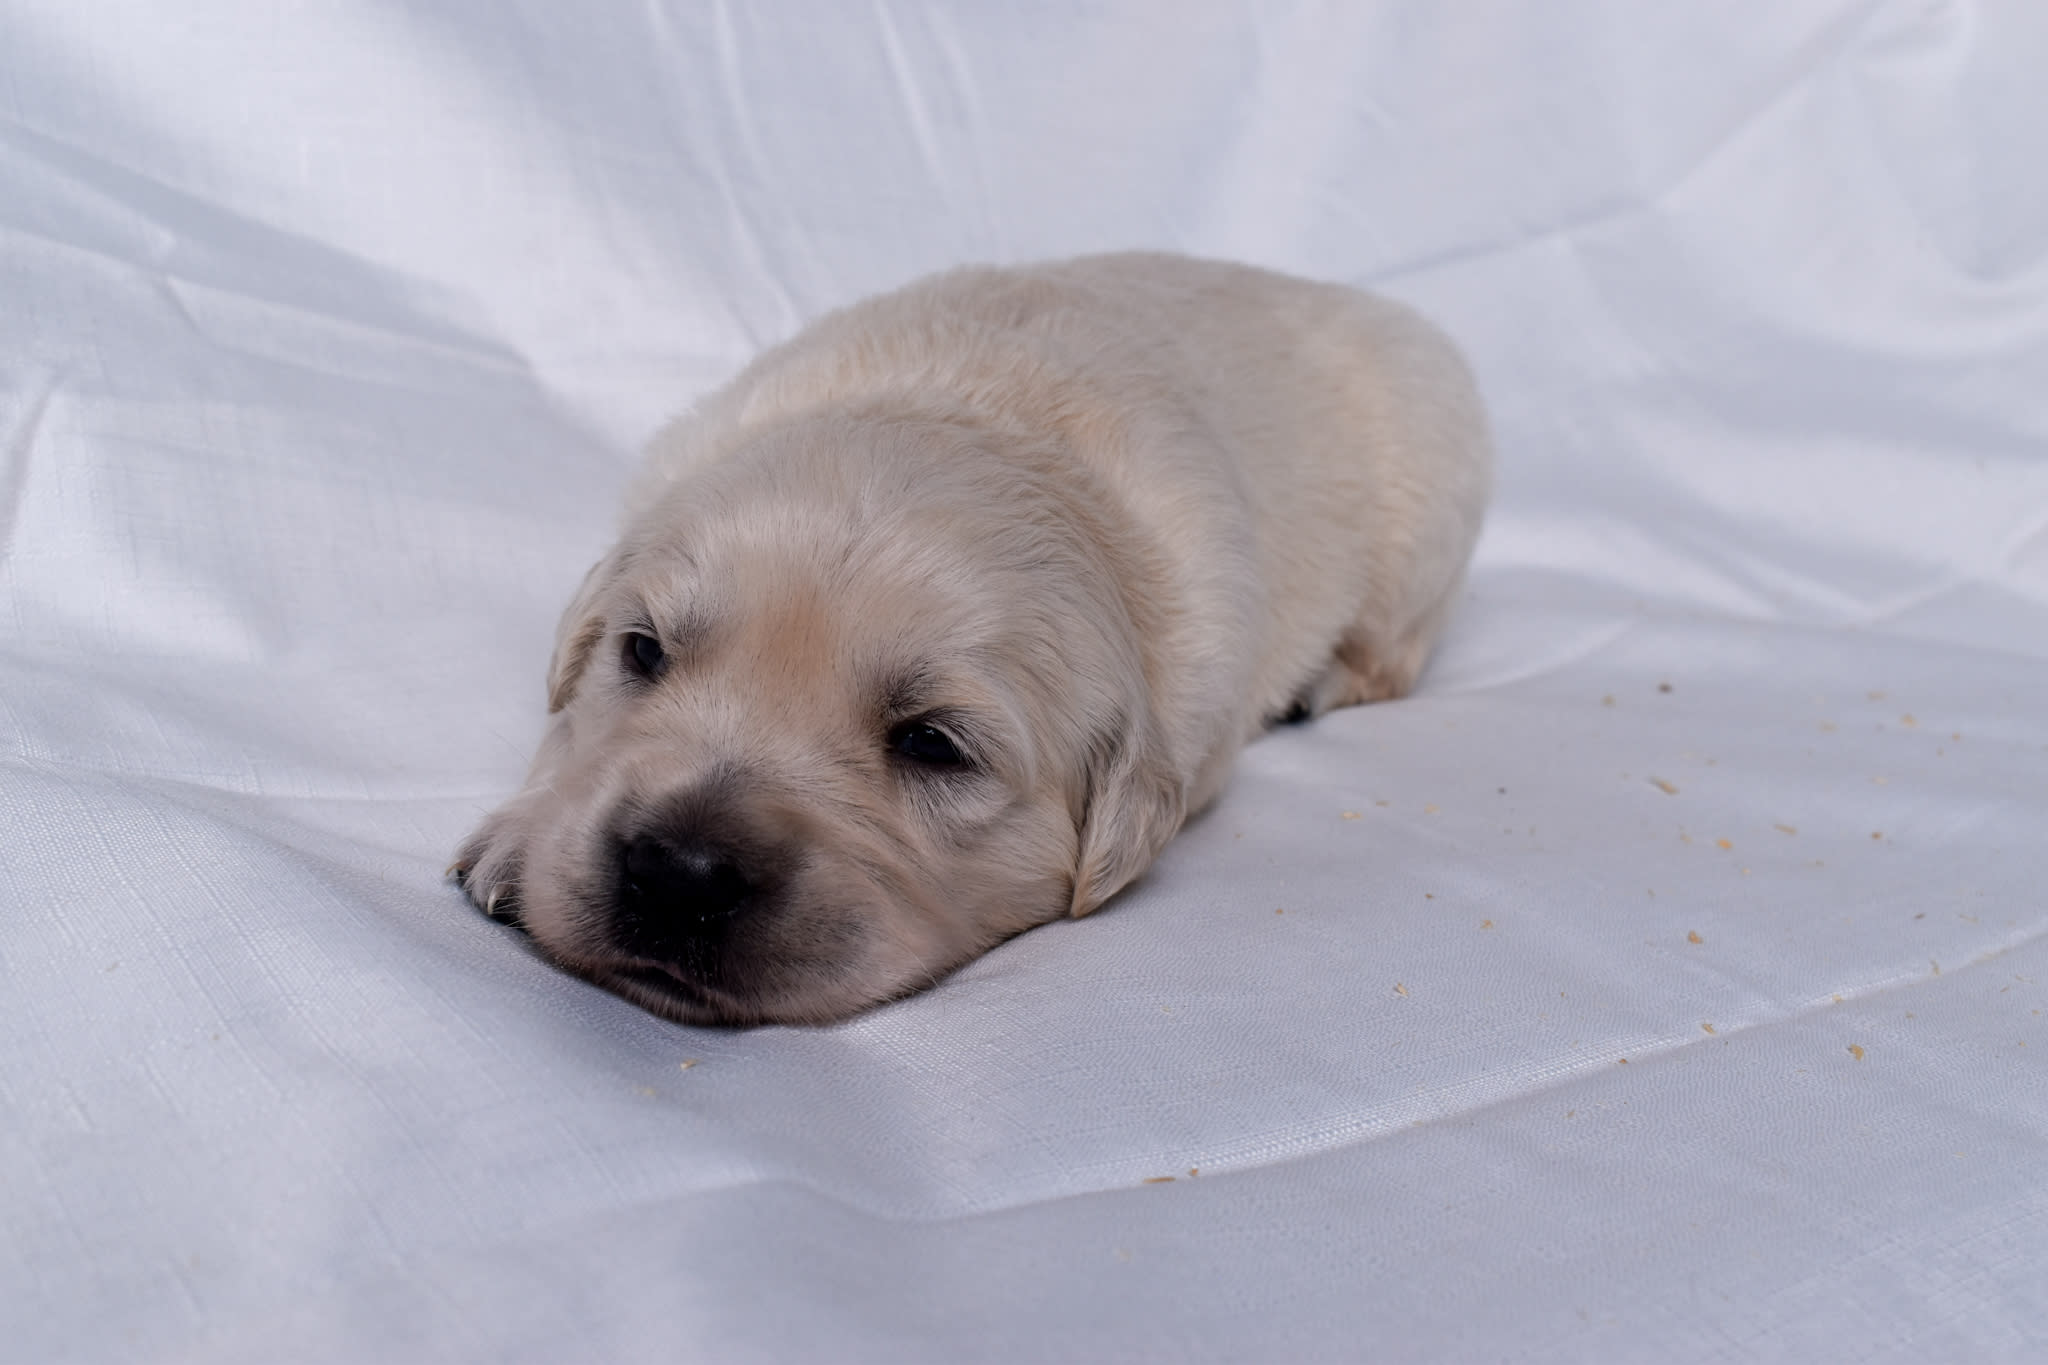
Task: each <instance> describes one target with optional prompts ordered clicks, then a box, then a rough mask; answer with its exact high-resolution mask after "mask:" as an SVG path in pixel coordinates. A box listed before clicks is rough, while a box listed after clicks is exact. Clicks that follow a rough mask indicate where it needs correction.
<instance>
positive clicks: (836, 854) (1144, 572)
mask: <svg viewBox="0 0 2048 1365" xmlns="http://www.w3.org/2000/svg"><path fill="white" fill-rule="evenodd" d="M1489 471H1490V459H1489V454H1488V444H1487V437H1486V431H1485V423H1484V419H1483V415H1482V412H1481V408H1480V403H1479V399H1478V396H1477V394H1476V392H1475V389H1474V387H1473V384H1472V380H1471V377H1470V375H1469V373H1468V371H1467V370H1466V368H1465V366H1464V364H1463V363H1462V361H1461V360H1460V359H1459V357H1458V355H1457V353H1456V351H1455V350H1454V349H1453V348H1452V346H1451V345H1450V343H1449V342H1448V341H1447V340H1445V338H1444V337H1443V336H1442V334H1441V333H1439V332H1438V331H1437V330H1435V329H1434V328H1433V327H1431V326H1430V325H1429V324H1427V323H1426V322H1424V321H1422V320H1421V319H1420V318H1418V317H1417V316H1416V315H1415V314H1414V313H1412V312H1410V311H1409V310H1408V309H1406V308H1404V307H1401V306H1400V305H1398V304H1394V303H1391V302H1389V301H1387V300H1384V299H1380V298H1376V297H1374V296H1372V295H1368V294H1363V293H1360V292H1357V291H1355V290H1351V289H1347V288H1343V287H1339V286H1335V285H1326V284H1315V283H1310V282H1307V281H1303V280H1297V279H1292V278H1288V277H1285V276H1281V275H1276V274H1272V273H1269V272H1265V271H1260V270H1254V269H1250V268H1247V267H1242V266H1234V265H1225V264H1219V263H1214V262H1205V261H1196V260H1190V259H1186V258H1181V257H1173V256H1164V255H1138V254H1131V255H1117V256H1100V257H1090V258H1084V259H1080V260H1074V261H1067V262H1061V263H1056V264H1049V265H1041V266H1035V267H1028V268H1023V269H967V270H958V271H954V272H951V273H949V274H945V275H940V276H936V277H934V278H931V279H927V280H924V281H921V282H919V283H916V284H913V285H911V286H910V287H908V288H906V289H904V290H901V291H899V292H897V293H894V294H889V295H886V296H884V297H881V298H877V299H873V300H870V301H868V302H865V303H862V304H859V305H856V306H855V307H852V308H849V309H846V310H844V311H842V312H839V313H835V314H833V315H831V316H829V317H826V318H824V319H822V320H821V321H819V322H818V323H816V324H814V325H813V326H812V327H810V328H808V329H807V330H805V331H804V332H802V333H801V334H800V335H798V336H797V337H796V338H795V339H794V340H792V341H790V342H788V343H786V344H784V345H782V346H779V347H777V348H775V349H773V350H771V351H769V352H767V353H766V354H764V355H763V356H761V357H760V358H759V359H758V360H756V361H755V362H754V363H753V364H752V365H751V366H749V367H748V368H747V370H746V371H744V372H743V373H742V374H741V375H740V376H739V377H738V378H737V379H735V380H734V381H733V382H732V383H731V384H730V385H728V386H727V387H726V388H725V389H723V390H722V391H720V392H718V393H716V394H714V395H712V396H711V397H710V398H708V399H707V400H706V401H705V402H703V403H702V404H701V405H700V406H699V407H698V408H697V409H696V410H695V411H694V412H693V413H691V414H690V415H689V416H687V417H685V418H683V419H682V420H680V421H678V422H677V423H675V424H674V425H673V426H672V427H670V428H669V429H668V430H667V431H666V432H664V433H663V434H662V435H661V436H660V437H659V438H657V440H656V441H655V443H654V445H653V449H652V451H651V453H650V455H649V457H648V460H647V463H646V466H645V469H644V471H643V473H642V474H641V476H640V478H639V480H638V482H637V483H636V485H635V487H634V489H633V491H632V493H631V495H630V497H629V499H628V512H627V517H626V522H625V527H624V531H623V534H622V536H621V538H620V541H619V543H618V545H617V546H616V547H615V548H614V549H613V550H612V551H611V552H610V553H609V554H608V555H607V556H606V557H605V558H604V559H603V560H602V561H600V562H599V564H598V565H597V566H596V567H595V568H593V569H592V570H591V572H590V574H589V576H588V577H587V579H586V580H585V582H584V584H583V587H582V589H581V591H580V592H579V593H578V594H577V597H576V600H575V601H574V602H573V603H572V604H571V606H570V608H569V610H568V612H567V613H566V614H565V615H564V617H563V622H562V628H561V632H560V636H559V639H558V643H557V649H556V655H555V659H554V662H553V664H552V666H551V668H550V674H549V694H550V697H549V704H550V708H551V709H552V710H553V712H554V717H553V721H552V724H551V727H550V730H549V732H548V735H547V737H546V739H545V741H544V742H543V744H542V747H541V752H540V755H539V757H538V758H537V759H536V760H535V763H534V768H533V772H532V774H531V776H530V777H529V779H528V782H527V784H526V787H525V789H524V790H523V791H522V792H521V793H520V794H519V795H517V796H516V797H514V798H513V799H512V801H510V802H509V803H508V804H507V805H506V806H504V807H503V808H501V809H500V810H499V811H497V812H496V813H494V814H493V815H492V816H491V817H490V818H489V819H488V820H486V821H485V822H484V824H483V826H482V828H481V829H479V830H478V831H477V833H476V834H475V835H474V836H473V837H472V838H471V840H470V841H469V843H468V844H467V845H466V846H465V848H464V849H463V851H462V854H461V856H460V859H459V862H458V865H457V866H458V869H459V872H460V873H461V875H462V876H463V877H464V879H465V882H466V885H467V886H468V888H469V891H470V894H471V895H472V896H473V897H475V898H476V899H477V901H478V903H479V904H483V905H486V906H490V907H494V908H497V909H501V910H502V909H510V908H513V907H516V914H517V917H518V918H519V919H520V921H521V922H522V923H523V924H524V925H525V927H526V928H527V929H528V931H529V932H530V933H531V934H532V935H533V937H534V939H535V941H536V942H537V943H538V944H539V945H540V946H541V947H542V948H543V949H544V950H545V951H546V952H547V953H549V954H550V955H551V956H552V957H554V958H555V959H556V960H557V961H559V962H560V963H562V964H563V965H564V966H566V967H568V968H570V969H571V970H573V971H576V972H579V973H580V974H583V975H585V976H587V977H589V978H590V979H592V980H594V981H596V982H598V983H599V984H601V985H605V986H608V987H610V988H612V989H614V990H617V991H619V992H621V993H622V994H625V995H627V996H629V997H630V998H633V999H635V1000H638V1001H639V1002H640V1003H642V1004H644V1005H646V1006H648V1007H649V1008H651V1009H654V1010H656V1011H658V1012H661V1013H664V1014H667V1015H670V1016H672V1017H675V1018H679V1019H684V1020H689V1021H697V1022H709V1021H717V1022H741V1023H744V1022H759V1021H767V1020H788V1021H819V1020H827V1019H832V1018H837V1017H841V1016H843V1015H845V1014H847V1013H850V1012H852V1011H854V1010H857V1009H860V1008H862V1007H864V1006H866V1005H869V1004H872V1003H875V1002H877V1001H880V1000H884V999H888V998H890V997H893V996H896V995H900V994H903V993H905V992H907V991H911V990H915V989H918V988H920V987H922V986H924V985H927V984H929V983H930V982H932V981H934V980H936V979H937V978H938V977H939V976H941V975H943V974H944V973H945V972H946V971H948V970H950V969H951V968H953V967H955V966H957V965H958V964H959V963H961V962H963V961H965V960H966V959H968V958H970V957H972V956H974V955H976V954H978V953H980V952H982V951H984V950H986V949H987V948H989V947H990V946H991V945H993V944H995V943H997V942H999V941H1000V940H1002V939H1003V938H1005V937H1007V936H1009V935H1011V934H1014V933H1017V932H1018V931H1020V930H1023V929H1026V928H1029V927H1030V926H1032V925H1035V924H1040V923H1043V922H1044V921H1046V920H1048V919H1051V918H1054V917H1055V916H1058V915H1061V914H1066V913H1072V914H1075V915H1081V914H1085V913H1087V912H1088V911H1090V910H1093V909H1095V908H1096V907H1097V906H1099V905H1101V904H1102V903H1103V902H1104V901H1106V900H1107V899H1109V898H1110V897H1111V896H1113V895H1114V894H1115V893H1116V892H1117V891H1118V890H1120V889H1121V888H1123V887H1124V886H1125V885H1126V884H1128V883H1129V882H1130V881H1132V880H1133V879H1135V878H1136V877H1137V876H1138V875H1139V874H1141V873H1142V872H1143V871H1144V870H1145V868H1146V867H1147V866H1148V865H1149V864H1150V863H1151V862H1152V860H1153V858H1154V857H1155V856H1156V855H1157V853H1158V852H1159V850H1160V849H1161V848H1162V847H1163V846H1164V845H1165V844H1166V842H1167V841H1168V840H1169V839H1171V838H1172V836H1173V835H1174V833H1175V832H1176V831H1177V830H1178V829H1179V828H1180V826H1181V824H1182V822H1183V821H1184V820H1185V819H1186V818H1187V816H1188V815H1189V814H1191V813H1193V812H1195V811H1197V810H1199V809H1201V808H1202V807H1203V806H1204V805H1205V804H1207V803H1208V802H1209V801H1210V800H1211V799H1213V798H1214V797H1215V795H1216V793H1217V791H1218V790H1219V789H1220V788H1221V787H1222V785H1223V783H1224V781H1225V779H1226V777H1227V776H1228V773H1229V770H1230V765H1231V761H1232V759H1233V757H1234V756H1235V754H1236V753H1237V751H1238V749H1239V748H1240V747H1241V746H1242V745H1243V744H1244V743H1245V741H1246V740H1248V739H1250V738H1251V737H1253V736H1254V735H1256V734H1258V733H1259V732H1260V731H1261V730H1262V729H1263V728H1264V727H1265V726H1266V725H1268V724H1270V723H1271V721H1272V720H1273V719H1274V718H1275V717H1276V716H1279V715H1281V714H1283V713H1286V712H1288V711H1289V710H1290V708H1293V707H1295V706H1296V705H1297V703H1298V704H1300V705H1301V707H1302V708H1304V709H1305V710H1306V711H1307V712H1308V713H1309V714H1319V713H1321V712H1322V711H1324V710H1327V709H1329V708H1331V707H1334V706H1345V705H1350V704H1352V703H1356V702H1363V701H1374V700H1379V699H1382V698H1389V697H1397V696H1400V695H1402V694H1403V693H1404V692H1406V691H1407V690H1408V688H1409V687H1410V686H1411V685H1412V684H1413V682H1414V681H1415V678H1416V676H1417V674H1418V673H1419V672H1420V671H1421V669H1422V666H1423V663H1424V661H1425V660H1426V658H1427V657H1428V654H1429V651H1430V648H1431V646H1432V644H1433V643H1434V641H1435V639H1436V636H1437V634H1438V631H1439V630H1440V628H1441V626H1442V624H1443V621H1444V617H1445V615H1446V613H1447V612H1448V611H1449V609H1450V607H1451V604H1452V601H1453V599H1454V598H1455V596H1456V593H1457V589H1458V587H1459V584H1460V581H1461V578H1462V575H1463V572H1464V566H1465V563H1466V559H1467V557H1468V555H1469V554H1470V551H1471V548H1472V543H1473V540H1474V538H1475V537H1476V535H1477V533H1478V529H1479V524H1480V518H1481V514H1482V510H1483V507H1484V504H1485V500H1486V494H1487V489H1488V484H1489ZM634 633H643V634H647V635H649V636H650V637H651V638H653V639H655V640H658V642H659V644H660V647H661V650H662V653H663V655H664V662H663V663H662V665H661V668H660V671H659V672H658V673H657V674H656V675H655V676H652V677H645V678H643V677H640V676H637V674H636V667H635V665H634V663H633V656H632V654H631V650H632V648H633V645H632V643H631V640H630V637H631V635H633V634H634ZM922 717H937V718H939V719H938V728H939V729H941V730H942V731H944V732H945V733H946V734H948V735H949V736H950V738H952V739H953V740H954V741H956V742H957V743H958V747H959V748H960V749H961V750H962V751H963V752H964V753H965V755H966V756H967V759H968V761H967V762H966V763H964V764H962V765H958V766H941V767H932V766H930V765H927V764H924V763H920V762H912V761H910V760H908V759H906V758H905V757H904V756H903V754H902V753H900V752H898V751H897V750H895V749H892V747H891V746H892V744H893V743H895V741H894V740H893V739H892V736H895V735H898V734H900V733H901V728H902V727H904V726H909V725H915V724H917V723H918V722H919V721H920V718H922ZM706 831H709V833H706ZM634 839H640V840H642V841H643V843H642V847H645V848H656V847H658V848H659V849H661V850H667V849H670V848H679V849H681V850H683V852H681V853H678V854H676V855H675V856H676V857H678V858H681V859H683V860H684V861H685V862H687V864H688V866H689V867H691V868H699V867H701V866H705V865H708V864H706V863H705V862H704V859H705V858H708V857H710V856H711V855H703V856H701V857H700V855H699V850H700V849H703V848H710V849H713V850H715V851H716V858H715V859H713V861H717V862H719V866H721V867H725V868H729V869H731V870H732V871H731V875H732V876H733V877H734V878H735V879H737V880H735V881H734V883H733V885H735V886H744V888H745V890H744V891H743V892H741V893H738V899H737V901H736V903H735V904H734V905H727V904H726V902H725V900H720V901H719V902H718V907H719V908H718V911H717V914H716V915H713V914H712V913H711V912H710V911H708V910H705V911H702V912H701V913H700V912H699V910H697V909H693V908H692V906H694V905H695V904H696V901H695V900H694V899H693V900H692V901H691V905H679V906H677V907H676V908H675V909H674V913H675V914H676V915H678V916H681V917H682V919H681V921H679V923H681V924H682V925H683V928H681V929H675V930H674V932H675V933H681V934H684V936H685V937H686V938H687V940H688V941H687V943H685V944H684V945H683V947H681V948H678V949H676V950H675V951H674V952H673V953H671V952H669V951H668V950H667V949H664V950H663V951H662V952H659V953H655V952H651V951H649V950H648V949H647V947H646V943H647V942H656V943H662V944H666V943H668V942H669V941H670V937H664V935H669V934H670V929H671V928H672V927H673V926H668V927H664V926H655V927H653V928H649V927H648V926H647V919H648V916H649V915H650V914H652V913H653V911H652V910H651V909H650V905H651V902H650V900H649V893H648V891H647V887H648V886H651V885H653V884H654V883H653V882H650V881H647V880H646V878H640V879H639V880H636V879H635V877H634V876H633V875H631V874H629V873H622V872H621V871H620V867H621V860H622V858H623V857H625V856H626V855H624V854H622V852H621V849H622V848H624V847H626V845H627V843H628V842H630V841H631V840H634ZM649 840H652V841H653V842H652V843H647V842H646V841H649ZM635 856H639V857H642V858H643V859H645V858H652V857H655V856H656V855H655V854H651V853H650V854H642V855H635ZM660 856H667V854H666V853H663V854H661V855H660ZM690 859H697V861H689V860H690ZM721 860H722V861H721ZM639 865H644V862H643V864H636V866H639ZM679 865H680V864H679ZM663 866H666V864H664V865H663ZM692 875H694V874H692ZM720 875H724V873H723V872H721V873H720ZM661 884H662V885H664V886H666V885H669V884H670V883H669V882H663V883H661ZM697 884H698V883H695V882H691V883H688V885H690V886H696V885H697ZM686 899H688V898H686ZM728 899H730V898H728ZM709 903H710V902H708V901H707V902H705V904H709ZM621 906H627V907H628V909H629V911H630V913H628V911H622V910H621V908H620V907H621ZM628 920H630V921H631V923H632V924H633V925H635V926H638V927H637V928H635V929H634V930H633V931H632V933H628V932H627V931H626V930H625V929H622V928H621V925H623V924H625V923H627V921H628ZM635 935H637V936H638V937H637V938H635ZM671 937H672V935H671ZM626 939H633V940H634V942H633V943H632V944H628V945H626V946H622V943H623V942H624V940H626ZM642 940H645V942H642Z"/></svg>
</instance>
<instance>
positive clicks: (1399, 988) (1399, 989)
mask: <svg viewBox="0 0 2048 1365" xmlns="http://www.w3.org/2000/svg"><path fill="white" fill-rule="evenodd" d="M1394 994H1396V995H1399V996H1404V997H1405V996H1406V995H1407V994H1408V988H1407V987H1406V986H1404V985H1402V984H1401V983H1400V982H1398V981H1396V982H1395V983H1394Z"/></svg>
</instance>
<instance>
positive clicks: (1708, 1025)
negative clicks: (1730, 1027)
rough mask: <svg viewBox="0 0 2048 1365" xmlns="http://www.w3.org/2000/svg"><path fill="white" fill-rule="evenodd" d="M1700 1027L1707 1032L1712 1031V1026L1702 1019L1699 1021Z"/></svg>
mask: <svg viewBox="0 0 2048 1365" xmlns="http://www.w3.org/2000/svg"><path fill="white" fill-rule="evenodd" d="M1700 1027H1701V1028H1703V1029H1705V1030H1706V1031H1707V1032H1708V1033H1712V1032H1713V1031H1714V1026H1713V1025H1712V1024H1709V1023H1708V1022H1706V1021H1705V1020H1704V1019H1702V1020H1701V1021H1700Z"/></svg>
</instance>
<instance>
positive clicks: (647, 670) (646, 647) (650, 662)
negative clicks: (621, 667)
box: [624, 630, 667, 678]
mask: <svg viewBox="0 0 2048 1365" xmlns="http://www.w3.org/2000/svg"><path fill="white" fill-rule="evenodd" d="M624 653H625V660H626V667H627V668H628V669H629V670H631V671H632V672H634V673H637V674H639V675H640V676H641V677H643V678H651V677H653V676H654V675H655V674H657V673H659V672H661V665H662V663H663V661H664V659H665V658H666V657H667V656H665V655H664V654H663V653H662V652H661V641H659V640H657V639H655V638H654V637H653V636H652V635H644V634H642V633H641V632H639V631H637V630H635V631H629V632H627V635H626V648H625V651H624Z"/></svg>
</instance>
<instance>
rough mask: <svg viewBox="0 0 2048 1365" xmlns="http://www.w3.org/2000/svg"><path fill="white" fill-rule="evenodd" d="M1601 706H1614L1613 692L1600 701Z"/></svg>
mask: <svg viewBox="0 0 2048 1365" xmlns="http://www.w3.org/2000/svg"><path fill="white" fill-rule="evenodd" d="M1600 704H1601V705H1602V706H1612V705H1614V694H1613V693H1612V692H1609V693H1608V694H1607V695H1606V696H1604V697H1602V698H1601V699H1600Z"/></svg>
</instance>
